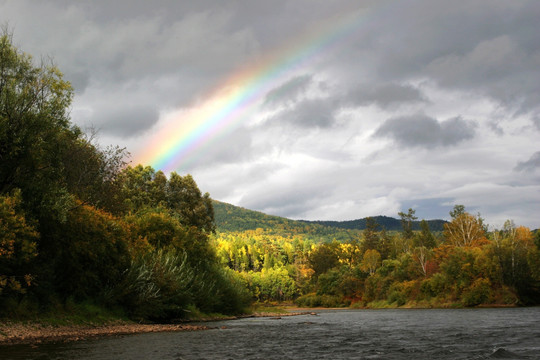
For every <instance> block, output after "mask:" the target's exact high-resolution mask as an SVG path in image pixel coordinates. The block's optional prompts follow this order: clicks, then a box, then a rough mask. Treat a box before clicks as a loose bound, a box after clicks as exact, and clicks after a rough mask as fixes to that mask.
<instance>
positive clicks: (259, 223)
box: [213, 200, 446, 238]
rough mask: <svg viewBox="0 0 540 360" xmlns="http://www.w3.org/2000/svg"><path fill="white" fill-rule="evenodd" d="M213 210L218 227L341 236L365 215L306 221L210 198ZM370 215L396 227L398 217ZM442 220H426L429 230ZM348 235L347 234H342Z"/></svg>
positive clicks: (415, 226)
mask: <svg viewBox="0 0 540 360" xmlns="http://www.w3.org/2000/svg"><path fill="white" fill-rule="evenodd" d="M213 205H214V214H215V221H216V227H217V230H218V231H222V232H225V231H246V230H255V229H257V228H261V229H264V230H268V231H272V232H274V233H276V234H280V235H291V234H302V233H311V234H318V235H321V236H325V237H326V236H330V235H332V234H334V235H336V233H337V234H338V235H339V236H337V237H338V238H341V237H342V236H345V234H344V233H345V232H347V231H360V230H363V229H365V227H366V218H363V219H358V220H349V221H322V220H318V221H308V220H290V219H287V218H284V217H280V216H273V215H267V214H264V213H262V212H260V211H254V210H249V209H245V208H242V207H239V206H235V205H231V204H227V203H224V202H221V201H217V200H214V201H213ZM373 219H375V221H377V223H378V224H379V225H380V226H381V227H384V228H385V229H386V230H388V231H400V230H401V220H398V219H395V218H392V217H388V216H374V217H373ZM445 222H446V221H444V220H428V224H429V228H430V229H431V231H442V230H443V224H444V223H445ZM413 229H415V230H418V229H420V221H415V222H414V223H413ZM345 237H350V235H348V236H345Z"/></svg>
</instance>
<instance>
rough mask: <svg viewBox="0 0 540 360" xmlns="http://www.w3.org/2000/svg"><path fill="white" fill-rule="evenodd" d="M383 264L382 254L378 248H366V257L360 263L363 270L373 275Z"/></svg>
mask: <svg viewBox="0 0 540 360" xmlns="http://www.w3.org/2000/svg"><path fill="white" fill-rule="evenodd" d="M380 265H381V254H379V252H378V251H377V250H372V249H369V250H366V252H365V253H364V258H363V260H362V263H361V265H360V268H361V269H362V271H365V272H369V275H373V274H374V273H375V270H377V268H378V267H379V266H380Z"/></svg>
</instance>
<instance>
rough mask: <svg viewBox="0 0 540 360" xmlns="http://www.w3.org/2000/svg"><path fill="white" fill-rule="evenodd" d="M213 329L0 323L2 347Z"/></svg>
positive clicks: (163, 325) (131, 325)
mask: <svg viewBox="0 0 540 360" xmlns="http://www.w3.org/2000/svg"><path fill="white" fill-rule="evenodd" d="M209 328H210V327H208V326H204V325H192V324H137V323H129V322H116V323H110V324H104V325H60V326H53V325H45V324H40V323H34V322H27V323H11V322H7V323H0V345H13V344H39V343H44V342H62V341H79V340H86V339H90V338H94V337H100V336H111V335H128V334H139V333H148V332H165V331H196V330H207V329H209Z"/></svg>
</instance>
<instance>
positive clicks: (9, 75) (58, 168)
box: [0, 31, 74, 218]
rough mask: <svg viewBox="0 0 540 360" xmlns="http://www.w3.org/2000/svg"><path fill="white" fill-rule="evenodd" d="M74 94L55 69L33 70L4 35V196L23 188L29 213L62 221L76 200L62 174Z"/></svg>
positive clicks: (0, 78)
mask: <svg viewBox="0 0 540 360" xmlns="http://www.w3.org/2000/svg"><path fill="white" fill-rule="evenodd" d="M72 95H73V90H72V88H71V85H70V84H69V82H67V81H64V80H63V78H62V74H61V73H60V71H59V70H58V69H57V68H56V67H54V66H52V65H48V64H45V63H42V64H41V65H39V66H35V65H34V64H33V61H32V58H31V57H30V56H29V55H27V54H25V53H23V52H21V51H20V50H18V49H16V48H15V47H14V46H13V44H12V37H11V35H10V34H9V33H7V31H4V32H3V34H2V35H0V193H7V192H9V191H11V190H13V189H15V188H19V189H21V190H22V196H23V199H24V202H25V207H26V208H27V209H31V210H33V211H36V210H37V212H38V213H39V212H41V213H44V214H48V215H55V216H57V217H59V218H63V217H65V215H66V212H67V211H68V210H69V208H70V207H71V206H72V205H73V200H74V199H73V197H72V196H71V195H70V194H69V192H68V191H67V189H66V187H65V181H64V178H63V171H62V170H63V166H62V151H63V147H62V144H63V143H64V142H63V136H64V134H66V133H70V132H72V131H71V129H70V124H69V106H70V104H71V99H72Z"/></svg>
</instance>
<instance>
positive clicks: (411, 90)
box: [344, 84, 427, 108]
mask: <svg viewBox="0 0 540 360" xmlns="http://www.w3.org/2000/svg"><path fill="white" fill-rule="evenodd" d="M417 102H427V99H426V97H425V96H424V94H423V93H422V92H421V91H420V90H419V89H417V88H415V87H412V86H410V85H400V84H385V85H380V86H376V87H364V88H357V89H354V90H352V91H350V92H349V93H348V94H347V95H346V99H345V100H344V103H345V104H347V105H370V104H376V105H377V106H379V107H380V108H386V107H391V106H397V105H400V104H404V103H417Z"/></svg>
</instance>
